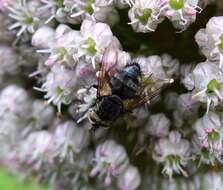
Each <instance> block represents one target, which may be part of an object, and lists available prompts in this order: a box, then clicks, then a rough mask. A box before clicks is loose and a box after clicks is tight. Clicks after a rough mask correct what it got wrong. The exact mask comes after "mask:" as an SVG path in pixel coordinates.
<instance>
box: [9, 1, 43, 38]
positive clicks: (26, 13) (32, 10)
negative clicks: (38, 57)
mask: <svg viewBox="0 0 223 190" xmlns="http://www.w3.org/2000/svg"><path fill="white" fill-rule="evenodd" d="M39 6H40V3H39V2H38V1H33V0H32V1H28V2H26V0H16V1H15V2H13V3H10V5H9V6H8V10H9V14H8V15H9V17H10V18H12V19H13V20H15V23H13V24H12V25H11V26H10V27H9V30H14V29H17V28H18V32H17V36H21V35H22V34H23V33H25V32H29V33H31V34H32V33H34V31H35V30H36V29H37V28H38V26H40V25H43V22H42V21H41V19H42V18H44V16H45V15H44V14H41V15H40V14H39V11H38V8H39Z"/></svg>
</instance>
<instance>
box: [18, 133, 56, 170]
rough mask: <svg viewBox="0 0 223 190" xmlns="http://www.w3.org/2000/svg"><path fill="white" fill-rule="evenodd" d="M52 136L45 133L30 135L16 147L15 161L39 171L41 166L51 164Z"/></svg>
mask: <svg viewBox="0 0 223 190" xmlns="http://www.w3.org/2000/svg"><path fill="white" fill-rule="evenodd" d="M52 142H53V136H52V134H51V133H49V132H47V131H39V132H33V133H31V134H30V135H29V136H28V138H27V139H25V140H24V141H22V142H21V144H20V146H19V147H18V152H16V153H17V156H16V157H17V159H18V160H19V161H20V162H22V163H25V164H27V165H29V166H31V167H32V168H33V169H34V170H39V169H40V168H41V167H42V166H43V164H51V163H52V162H53V161H52V158H51V157H52V155H51V154H52V152H51V151H52V149H51V148H52V146H51V145H52Z"/></svg>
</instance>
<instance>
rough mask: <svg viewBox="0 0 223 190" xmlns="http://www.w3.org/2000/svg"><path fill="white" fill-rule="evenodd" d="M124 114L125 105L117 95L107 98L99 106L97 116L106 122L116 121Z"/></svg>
mask: <svg viewBox="0 0 223 190" xmlns="http://www.w3.org/2000/svg"><path fill="white" fill-rule="evenodd" d="M122 112H123V103H122V100H121V98H120V97H118V96H117V95H110V96H105V97H103V98H102V99H101V101H100V102H98V104H97V114H98V116H99V117H100V119H102V120H105V121H115V120H116V119H117V118H118V117H119V116H120V114H121V113H122Z"/></svg>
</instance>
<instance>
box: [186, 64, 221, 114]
mask: <svg viewBox="0 0 223 190" xmlns="http://www.w3.org/2000/svg"><path fill="white" fill-rule="evenodd" d="M189 77H190V80H192V81H193V82H191V84H194V86H193V92H192V94H193V96H192V98H193V100H197V101H200V102H204V103H206V104H207V112H208V111H209V109H210V106H213V107H215V106H217V105H218V104H220V103H221V101H222V99H223V91H222V82H223V75H222V74H221V73H219V68H218V65H217V64H216V62H209V61H206V62H203V63H199V64H198V65H196V67H195V69H194V70H193V72H192V74H191V75H189ZM191 87H192V86H190V87H189V88H190V89H191Z"/></svg>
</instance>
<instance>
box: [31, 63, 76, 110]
mask: <svg viewBox="0 0 223 190" xmlns="http://www.w3.org/2000/svg"><path fill="white" fill-rule="evenodd" d="M76 84H77V81H76V77H75V72H74V71H73V70H70V69H66V68H65V67H63V66H61V65H54V66H53V67H52V69H51V71H50V72H49V73H48V75H47V77H46V81H45V83H43V85H42V87H41V88H40V89H39V88H35V89H37V90H40V91H43V92H46V95H45V96H44V97H45V98H46V99H48V103H51V102H52V103H53V104H54V105H56V106H57V108H58V111H59V112H61V105H62V104H66V105H67V104H70V103H71V101H72V100H74V99H75V90H76Z"/></svg>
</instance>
